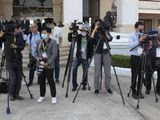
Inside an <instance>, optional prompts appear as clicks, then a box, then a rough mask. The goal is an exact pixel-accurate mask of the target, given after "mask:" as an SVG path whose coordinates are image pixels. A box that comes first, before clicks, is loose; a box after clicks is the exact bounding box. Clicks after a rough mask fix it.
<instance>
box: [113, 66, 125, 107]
mask: <svg viewBox="0 0 160 120" xmlns="http://www.w3.org/2000/svg"><path fill="white" fill-rule="evenodd" d="M112 66H113V70H114V74H115V76H116V80H117V84H118V88H119V91H120V95H121V98H122V102H123V105H125V101H124V97H123V94H122V90H121V86H120V83H119V79H118V76H117V72H116V69H115V66H114V65H112Z"/></svg>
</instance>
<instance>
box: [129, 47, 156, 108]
mask: <svg viewBox="0 0 160 120" xmlns="http://www.w3.org/2000/svg"><path fill="white" fill-rule="evenodd" d="M139 45H142V44H138V45H137V46H136V47H138V46H139ZM136 47H134V48H133V49H131V50H130V51H132V50H134V49H135V48H136ZM148 55H149V49H148V48H147V47H146V46H145V45H144V50H143V52H142V55H141V56H140V62H139V64H138V68H137V69H136V74H135V76H134V81H135V80H136V77H137V75H138V71H139V69H140V70H141V72H140V74H141V78H140V85H139V86H138V103H137V109H139V108H140V107H139V106H140V93H141V90H142V86H143V81H144V80H143V79H144V75H145V73H146V66H147V58H148ZM141 64H142V65H141ZM148 66H149V69H150V71H151V72H152V73H153V69H152V65H151V59H150V58H148ZM152 82H153V87H154V93H155V99H156V102H158V97H157V93H156V88H155V80H154V77H153V74H152ZM131 91H132V84H131V87H130V91H129V93H128V97H129V96H130V93H131Z"/></svg>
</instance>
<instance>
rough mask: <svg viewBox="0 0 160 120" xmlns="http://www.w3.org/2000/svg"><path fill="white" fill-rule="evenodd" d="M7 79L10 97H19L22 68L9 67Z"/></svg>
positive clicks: (19, 66)
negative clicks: (8, 78) (8, 80)
mask: <svg viewBox="0 0 160 120" xmlns="http://www.w3.org/2000/svg"><path fill="white" fill-rule="evenodd" d="M20 64H22V63H20ZM9 77H10V95H12V96H17V95H19V91H20V89H21V81H22V66H21V65H18V66H16V65H15V66H11V67H9Z"/></svg>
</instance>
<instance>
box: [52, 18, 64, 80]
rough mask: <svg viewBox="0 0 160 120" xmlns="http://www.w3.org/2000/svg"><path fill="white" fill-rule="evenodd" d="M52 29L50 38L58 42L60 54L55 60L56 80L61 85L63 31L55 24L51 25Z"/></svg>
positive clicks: (58, 53)
mask: <svg viewBox="0 0 160 120" xmlns="http://www.w3.org/2000/svg"><path fill="white" fill-rule="evenodd" d="M50 27H51V28H52V34H51V36H50V38H51V39H53V40H55V41H56V42H57V47H58V52H57V57H56V60H55V80H56V83H59V74H60V65H59V64H60V47H61V45H62V30H61V28H59V27H57V26H56V25H55V23H54V20H53V23H51V24H50Z"/></svg>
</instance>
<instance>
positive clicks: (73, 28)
mask: <svg viewBox="0 0 160 120" xmlns="http://www.w3.org/2000/svg"><path fill="white" fill-rule="evenodd" d="M82 24H83V23H82V22H77V20H74V22H73V23H71V25H70V27H69V30H71V31H73V32H72V35H73V36H77V35H78V30H79V25H82Z"/></svg>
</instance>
